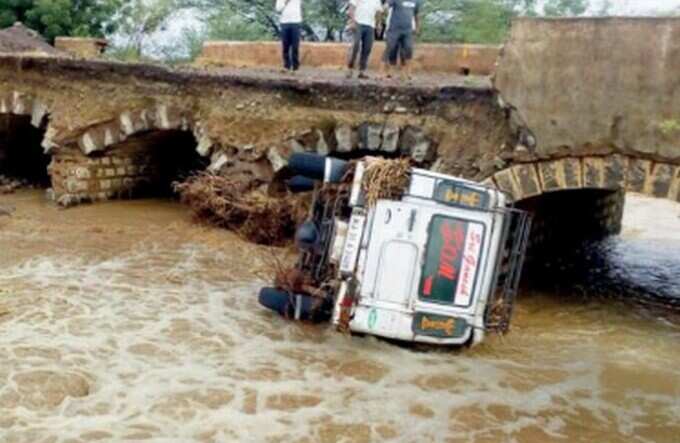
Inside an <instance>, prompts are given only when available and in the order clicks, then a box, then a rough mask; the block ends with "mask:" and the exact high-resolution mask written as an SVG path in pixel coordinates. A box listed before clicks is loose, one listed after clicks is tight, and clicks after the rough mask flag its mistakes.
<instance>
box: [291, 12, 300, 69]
mask: <svg viewBox="0 0 680 443" xmlns="http://www.w3.org/2000/svg"><path fill="white" fill-rule="evenodd" d="M300 28H301V26H300V24H299V23H296V24H294V25H292V31H291V34H292V35H291V43H290V47H291V48H290V51H291V53H290V63H291V69H292V70H293V71H297V70H298V68H299V67H300V31H301V30H300Z"/></svg>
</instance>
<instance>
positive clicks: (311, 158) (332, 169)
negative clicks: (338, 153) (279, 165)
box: [288, 152, 349, 183]
mask: <svg viewBox="0 0 680 443" xmlns="http://www.w3.org/2000/svg"><path fill="white" fill-rule="evenodd" d="M348 164H349V163H348V162H346V161H344V160H340V159H338V158H332V157H326V156H323V155H318V154H309V153H306V152H296V153H294V154H292V155H291V156H290V158H289V159H288V168H289V169H290V170H291V171H292V172H293V174H295V175H301V176H304V177H308V178H311V179H314V180H325V181H328V182H330V183H337V182H339V181H340V180H342V177H343V176H344V175H345V171H347V166H348Z"/></svg>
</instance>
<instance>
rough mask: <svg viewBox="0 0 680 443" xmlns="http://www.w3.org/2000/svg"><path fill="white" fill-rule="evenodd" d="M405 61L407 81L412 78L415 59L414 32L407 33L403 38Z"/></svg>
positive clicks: (404, 67) (404, 68)
mask: <svg viewBox="0 0 680 443" xmlns="http://www.w3.org/2000/svg"><path fill="white" fill-rule="evenodd" d="M402 42H403V45H402V49H403V56H404V59H403V61H402V63H403V72H404V75H405V76H406V78H407V79H410V78H411V60H412V59H413V32H407V33H405V34H404V35H403V37H402Z"/></svg>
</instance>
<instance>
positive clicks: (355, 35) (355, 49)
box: [347, 25, 361, 77]
mask: <svg viewBox="0 0 680 443" xmlns="http://www.w3.org/2000/svg"><path fill="white" fill-rule="evenodd" d="M351 32H352V43H351V45H350V47H349V53H348V54H347V69H349V73H348V77H352V70H353V69H354V65H355V63H356V60H357V55H359V48H360V47H361V32H360V30H359V25H356V27H355V28H354V29H352V31H351Z"/></svg>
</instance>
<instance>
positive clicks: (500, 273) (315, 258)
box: [259, 154, 530, 345]
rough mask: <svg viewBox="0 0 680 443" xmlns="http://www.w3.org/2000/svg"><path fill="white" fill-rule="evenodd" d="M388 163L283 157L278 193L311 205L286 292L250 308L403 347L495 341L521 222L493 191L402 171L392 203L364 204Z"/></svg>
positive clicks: (504, 318) (518, 257)
mask: <svg viewBox="0 0 680 443" xmlns="http://www.w3.org/2000/svg"><path fill="white" fill-rule="evenodd" d="M388 162H390V160H383V159H371V158H365V159H362V160H360V161H357V162H352V163H349V162H346V161H343V160H339V159H334V158H324V157H320V156H316V155H312V154H294V155H293V156H292V157H291V159H290V162H289V168H290V170H291V171H292V172H293V174H297V175H296V176H294V177H293V178H292V179H291V180H290V181H289V186H290V188H291V189H294V190H302V189H309V188H312V187H313V189H314V200H313V204H312V208H311V211H310V212H311V214H310V218H309V220H308V221H307V222H305V223H303V224H302V225H301V226H299V227H298V230H297V234H296V243H297V245H298V247H299V248H300V250H301V253H300V257H299V259H298V262H297V265H296V268H295V270H294V271H295V272H294V275H295V277H294V278H292V279H289V280H293V281H292V282H291V281H288V282H285V283H281V282H277V283H278V284H277V285H276V286H277V287H271V288H263V289H262V290H261V291H260V296H259V301H260V303H261V304H262V305H264V306H266V307H268V308H270V309H273V310H275V311H277V312H279V313H280V314H282V315H284V316H287V317H290V318H293V319H298V320H311V321H320V320H328V319H330V320H331V321H332V322H333V324H335V325H336V326H337V327H338V328H339V329H341V330H345V331H351V332H356V333H364V334H372V335H376V336H381V337H385V338H389V339H396V340H401V341H408V342H425V343H433V344H442V345H474V344H477V343H479V342H481V341H482V340H483V339H484V335H485V332H487V331H498V332H506V331H507V330H508V328H509V323H510V318H511V315H512V309H513V305H514V301H515V295H516V291H517V286H518V283H519V277H520V273H521V268H522V263H523V259H524V252H525V248H526V243H527V237H528V233H529V225H530V219H529V216H528V215H527V214H526V213H525V212H523V211H520V210H517V209H514V208H513V207H512V206H511V204H510V203H509V200H508V197H507V196H506V195H505V194H504V193H502V192H501V191H498V190H497V189H494V188H490V187H485V186H482V185H480V184H478V183H475V182H470V181H467V180H462V179H458V178H455V177H451V176H447V175H443V174H437V173H433V172H430V171H427V170H422V169H415V168H409V167H408V166H407V167H406V173H405V177H403V179H404V180H403V182H404V186H403V187H402V188H403V189H402V190H401V192H399V193H398V194H397V195H395V196H390V197H388V198H383V197H379V198H376V195H378V196H380V192H377V193H376V192H372V191H371V189H370V184H369V185H367V183H366V177H367V176H368V175H369V172H371V168H373V167H374V166H375V165H377V164H378V163H382V164H383V165H385V164H387V163H388ZM402 165H403V163H402ZM388 167H389V165H388ZM402 169H403V167H402ZM388 182H389V181H388ZM378 191H380V190H378Z"/></svg>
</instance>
